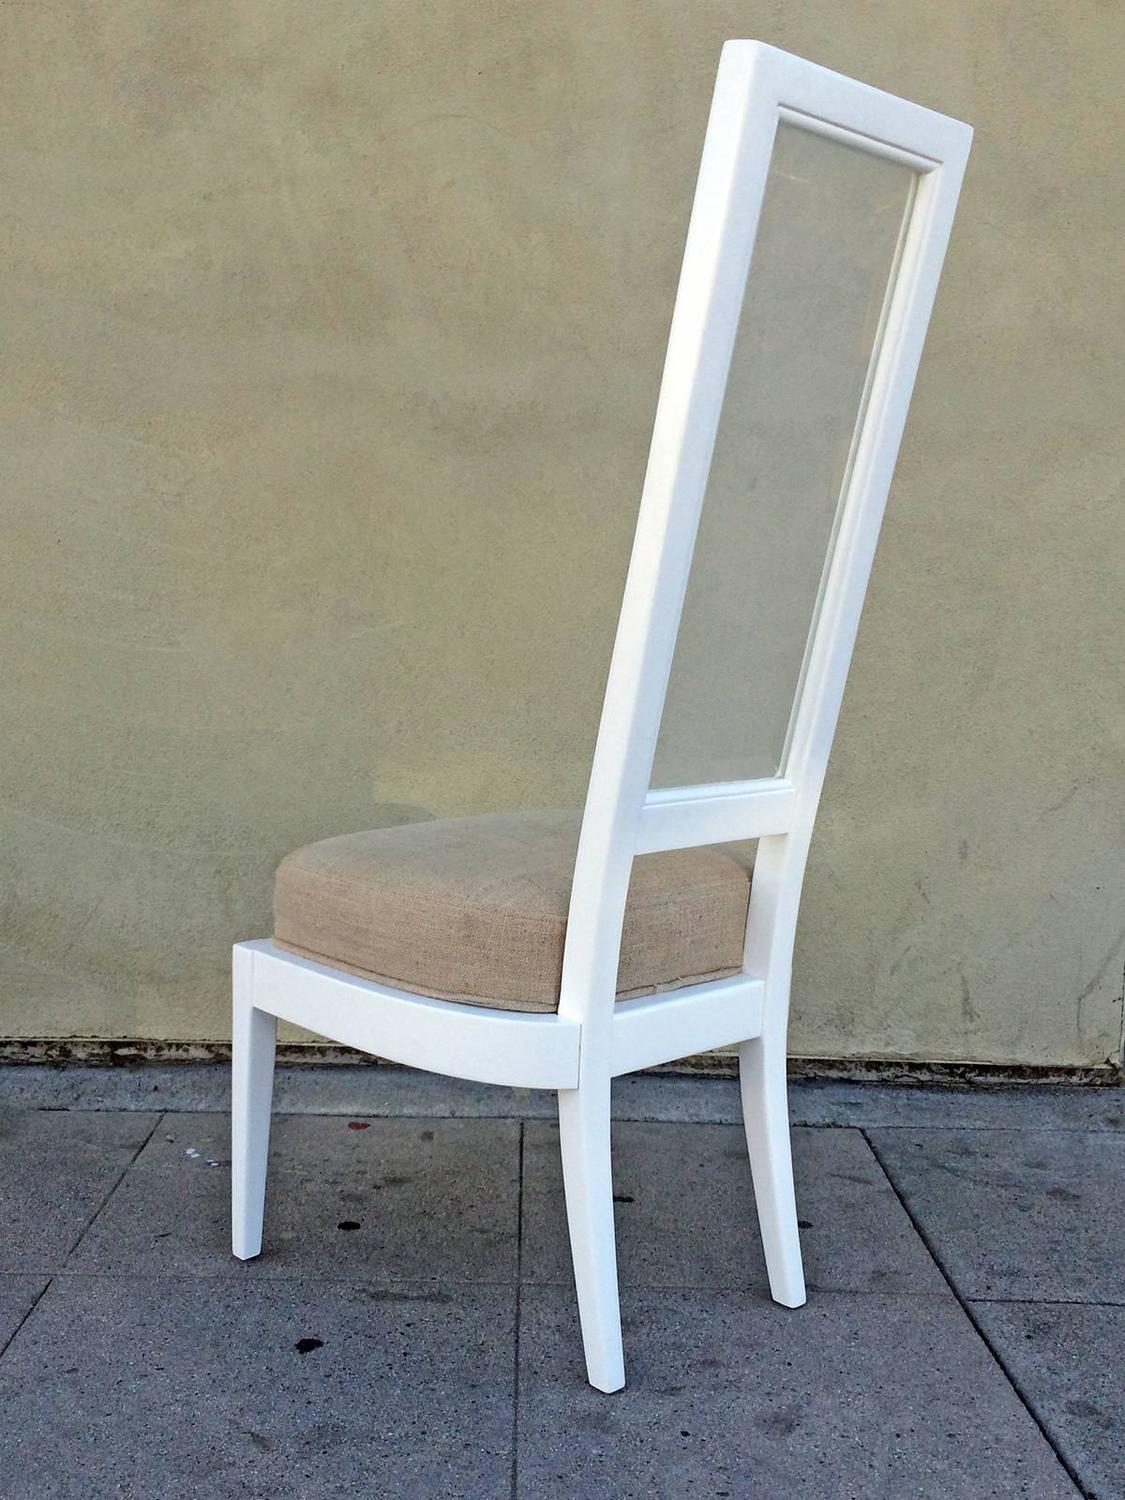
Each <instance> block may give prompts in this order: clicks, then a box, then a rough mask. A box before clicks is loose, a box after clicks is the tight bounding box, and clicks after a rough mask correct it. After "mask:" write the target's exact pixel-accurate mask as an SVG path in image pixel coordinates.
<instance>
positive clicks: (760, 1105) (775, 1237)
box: [738, 1036, 805, 1307]
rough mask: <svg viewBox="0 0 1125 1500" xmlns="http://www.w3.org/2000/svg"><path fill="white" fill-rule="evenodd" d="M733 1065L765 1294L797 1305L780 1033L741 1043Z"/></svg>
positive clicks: (798, 1268)
mask: <svg viewBox="0 0 1125 1500" xmlns="http://www.w3.org/2000/svg"><path fill="white" fill-rule="evenodd" d="M738 1069H739V1079H740V1082H741V1085H742V1118H743V1120H744V1122H745V1125H746V1144H747V1146H748V1147H749V1150H750V1170H751V1172H752V1174H753V1177H754V1198H755V1200H756V1202H757V1205H758V1224H759V1225H760V1227H761V1231H762V1248H763V1249H764V1250H765V1254H766V1270H767V1271H768V1272H769V1279H770V1293H771V1294H772V1296H773V1299H774V1301H775V1302H780V1303H781V1304H782V1305H783V1306H784V1307H800V1306H801V1304H802V1303H803V1302H804V1301H805V1273H804V1269H803V1267H802V1264H801V1238H800V1234H799V1232H798V1229H797V1200H796V1196H795V1194H794V1191H793V1156H792V1148H791V1146H790V1140H789V1101H788V1089H787V1085H786V1078H785V1043H784V1036H783V1037H782V1039H781V1041H780V1042H774V1043H772V1044H767V1042H766V1041H765V1040H764V1039H763V1038H762V1037H755V1038H754V1040H753V1041H750V1042H743V1044H742V1045H741V1047H740V1048H739V1049H738Z"/></svg>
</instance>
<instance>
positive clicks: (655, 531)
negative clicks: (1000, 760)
mask: <svg viewBox="0 0 1125 1500" xmlns="http://www.w3.org/2000/svg"><path fill="white" fill-rule="evenodd" d="M971 139H972V132H971V130H970V129H969V127H968V126H966V125H964V124H962V123H960V122H959V121H956V120H951V119H948V118H946V117H945V116H943V115H938V114H934V113H933V112H932V111H930V110H927V109H923V108H921V107H919V106H917V105H915V104H911V103H908V102H906V101H905V100H902V99H897V98H895V97H893V96H892V95H889V94H884V93H881V92H880V91H879V90H876V89H872V88H869V87H867V86H866V85H864V84H861V83H857V82H855V81H854V80H852V79H849V78H845V77H842V76H840V75H839V74H836V73H832V72H829V71H828V70H826V69H824V68H821V67H817V66H816V65H814V64H812V63H808V62H804V61H802V60H801V59H799V58H795V57H792V56H790V55H789V54H787V53H784V52H779V51H777V50H776V49H775V48H772V47H768V46H765V45H763V44H762V43H759V42H752V41H732V42H727V44H726V45H725V47H724V48H723V53H722V59H721V62H720V65H719V72H718V78H717V81H716V85H715V94H714V99H713V103H712V107H711V115H710V120H709V123H708V127H707V136H706V141H705V144H704V149H703V158H702V162H701V165H700V171H699V179H698V183H697V187H696V194H695V201H694V205H693V208H692V215H691V223H690V227H689V230H688V237H687V245H686V248H685V252H684V260H683V268H682V271H681V275H680V283H679V290H678V293H677V297H676V306H675V312H674V315H673V319H672V328H671V333H670V336H669V342H668V353H667V359H666V362H665V367H664V376H663V382H662V385H661V390H660V399H659V402H658V405H657V413H656V421H655V426H654V430H653V436H652V444H651V448H650V452H649V461H648V469H647V472H646V476H645V484H644V491H643V495H642V499H641V506H640V514H639V518H638V522H637V530H636V536H635V540H634V545H633V553H632V559H631V562H630V567H629V574H628V579H627V583H626V587H625V595H624V600H623V604H622V610H621V617H620V621H619V625H618V631H617V638H616V642H615V646H614V652H613V658H612V664H611V668H610V674H609V680H608V685H607V688H606V695H605V702H604V706H603V710H602V719H601V725H600V729H599V734H598V740H597V747H596V750H595V755H594V762H593V768H592V772H591V778H590V784H589V790H588V794H587V800H586V808H585V813H584V816H583V823H582V833H581V838H580V841H579V849H578V858H577V863H576V866H575V872H574V885H573V893H572V898H571V906H570V917H569V922H568V930H567V945H566V953H565V958H564V965H563V982H562V995H561V1002H560V1011H561V1012H562V1013H563V1014H567V1015H570V1016H573V1017H575V1018H577V1019H581V1021H582V1023H583V1025H584V1027H589V1028H590V1038H589V1039H590V1048H591V1051H590V1056H591V1058H595V1057H596V1056H597V1055H598V1054H599V1053H600V1052H601V1048H600V1046H599V1045H598V1036H599V1034H600V1035H603V1036H605V1035H606V1034H607V1032H606V1028H608V1026H609V1024H610V1022H611V1019H612V1012H613V997H614V991H615V987H616V975H617V964H618V955H619V948H620V938H621V925H622V918H623V914H624V907H625V898H626V895H627V891H628V882H629V875H630V870H631V867H632V862H633V859H634V857H635V856H636V855H637V854H641V853H648V852H653V851H657V850H663V849H676V848H686V847H690V846H695V845H701V844H712V843H719V842H723V841H728V840H738V839H758V840H759V841H760V842H759V845H758V851H757V860H756V864H755V872H754V883H753V890H752V896H751V901H750V914H749V920H748V929H747V948H746V967H747V969H748V970H749V971H750V972H752V973H755V974H758V975H760V977H762V978H764V979H766V1006H767V1010H766V1024H767V1025H770V1024H773V1025H780V1026H784V1024H785V1019H786V1017H785V1008H786V1006H787V1004H788V972H789V965H790V962H791V955H792V946H793V933H794V929H795V924H796V916H797V905H798V902H799V898H800V890H801V884H802V881H803V877H804V868H805V861H806V856H807V852H808V845H809V839H810V837H811V833H812V825H813V820H814V818H815V815H816V808H817V804H818V801H819V798H820V791H821V786H822V783H823V778H824V772H825V768H826V765H827V761H828V753H829V749H830V747H831V743H832V737H833V734H834V731H835V727H836V719H837V715H838V712H839V707H840V701H841V698H842V695H843V690H844V681H845V678H846V675H847V671H848V665H849V662H850V659H851V654H852V648H853V645H854V642H855V636H856V630H857V628H858V624H859V617H860V611H861V609H862V606H863V598H864V594H865V591H866V588H867V580H868V576H869V573H870V568H871V562H872V558H873V555H874V551H875V545H876V541H877V539H878V533H879V527H880V523H881V521H882V516H883V510H884V507H885V504H886V498H887V491H888V488H889V485H890V481H891V475H892V472H893V469H894V465H895V460H896V458H897V455H898V448H899V443H900V440H901V437H902V431H903V426H904V423H905V420H906V413H907V407H908V405H909V402H910V396H911V391H912V389H913V385H914V378H915V374H916V372H917V368H918V362H919V359H920V356H921V351H922V344H923V341H924V338H925V333H926V327H927V324H928V321H929V317H930V311H931V308H932V306H933V300H934V295H935V292H936V289H937V283H938V278H939V275H940V271H941V266H942V261H943V259H944V256H945V249H946V244H947V242H948V238H949V232H950V228H951V225H952V221H953V215H954V210H955V208H956V204H957V197H958V193H959V191H960V186H961V179H962V176H963V174H964V169H965V162H966V159H967V156H968V151H969V145H970V142H971ZM809 214H811V215H813V216H814V217H815V216H816V215H817V214H819V215H820V216H821V220H822V223H821V224H820V226H819V236H818V235H816V234H814V233H812V230H813V229H814V228H815V226H814V225H813V224H812V223H811V221H809V220H808V215H809ZM818 238H819V241H820V245H821V249H820V251H819V252H818V251H816V250H815V247H814V242H815V241H816V240H817V239H818ZM810 247H814V248H810ZM794 310H803V313H804V316H803V319H802V320H801V321H803V322H804V324H805V326H804V327H803V328H799V329H798V330H796V333H795V335H794V333H793V331H792V330H786V328H785V326H784V320H783V317H782V318H781V320H780V321H779V316H778V315H779V314H781V315H785V314H786V313H791V312H793V311H794ZM771 320H772V321H771ZM732 356H733V361H732ZM787 413H788V414H789V415H791V416H793V417H794V418H799V419H800V420H799V421H793V422H789V423H788V424H787ZM717 438H718V441H716V439H717ZM771 446H772V449H773V452H772V453H766V451H765V450H766V449H768V448H771ZM705 496H706V502H707V503H706V507H705V505H704V500H705ZM763 499H769V500H770V501H771V503H772V504H774V505H775V506H778V505H780V508H781V509H780V514H776V515H774V516H773V517H772V518H770V519H771V520H772V522H773V524H772V525H769V524H767V522H765V521H764V520H763V517H762V515H761V514H755V510H756V508H759V507H760V506H761V504H762V502H763ZM701 512H702V513H703V522H702V527H701V519H700V518H701ZM709 528H710V534H709ZM766 531H769V532H770V533H771V535H772V536H773V539H774V540H775V541H776V540H777V534H778V533H780V535H781V538H782V541H783V542H784V543H786V545H783V546H782V547H781V549H780V551H779V552H776V553H775V561H774V563H773V564H772V565H770V566H768V567H758V569H757V572H756V574H755V576H754V578H753V579H752V580H750V579H748V576H747V569H748V568H749V569H751V570H753V568H754V555H755V554H754V552H753V551H751V552H750V553H749V554H748V553H747V552H746V550H745V547H744V548H743V550H742V552H741V554H740V553H739V550H738V547H737V545H735V544H736V542H737V540H738V536H739V533H740V532H741V535H742V536H744V537H747V538H748V539H749V541H750V542H751V543H753V542H754V539H755V533H756V532H758V533H759V534H760V536H761V539H762V541H763V543H765V542H766V541H767V540H768V538H767V537H766V536H765V532H766ZM697 535H698V536H699V537H700V546H699V551H700V553H701V554H702V552H703V550H704V546H705V543H707V542H708V541H709V542H710V551H711V553H712V570H713V571H715V570H716V561H715V560H716V559H717V573H718V575H719V576H718V577H717V578H714V577H711V576H709V575H708V574H707V573H706V572H704V573H703V575H702V576H700V571H699V570H700V568H701V566H702V564H703V558H702V556H701V557H700V558H698V559H697V562H696V568H695V570H693V555H694V554H695V553H696V550H697V546H696V543H697ZM731 556H733V557H736V558H737V557H739V556H741V558H742V571H741V573H740V572H739V566H740V565H739V564H737V563H736V564H734V565H732V564H731V563H730V562H729V561H727V560H726V559H728V558H729V557H731ZM689 577H690V578H691V588H689ZM724 583H725V584H726V585H727V588H726V590H725V595H726V598H727V601H728V602H727V603H726V604H725V605H723V606H720V607H718V608H716V607H715V600H716V598H717V597H718V596H719V595H720V594H723V593H724V590H723V588H722V585H723V584H724ZM740 583H741V584H742V590H741V594H740V593H739V592H738V588H739V585H740ZM732 586H733V588H734V590H735V592H734V594H733V596H732V595H731V587H732ZM685 596H686V597H687V599H688V606H687V609H686V611H685ZM732 597H733V601H734V602H733V604H731V603H730V600H731V598H732ZM681 617H683V622H684V627H683V629H682V630H681ZM732 635H735V636H739V637H740V641H739V644H740V646H742V647H744V648H745V649H743V650H742V652H741V655H742V657H743V658H744V659H742V660H740V661H739V665H738V671H737V672H736V673H735V674H733V675H732V673H731V672H730V670H729V669H728V671H727V672H726V674H725V677H724V674H723V673H722V672H720V671H719V670H718V668H717V667H716V666H715V665H714V664H712V663H711V662H709V661H708V652H714V653H715V655H717V656H725V655H726V654H727V653H726V652H725V650H724V646H729V644H730V637H731V636H732ZM747 637H748V638H747ZM670 676H671V683H672V685H671V691H669V678H670ZM716 684H717V685H718V692H717V693H716V691H715V688H716ZM778 684H783V685H784V688H785V692H784V699H785V702H784V703H781V702H780V701H779V700H778V698H777V692H776V688H777V685H778ZM747 685H749V687H750V689H751V691H749V692H748V691H747V690H746V689H747ZM763 688H766V689H768V690H769V691H768V692H766V693H763V691H762V690H763ZM770 693H772V700H771V697H770ZM666 701H667V710H666ZM730 706H733V708H734V709H735V710H737V714H736V716H740V717H741V719H742V724H741V725H740V726H738V727H737V728H734V727H732V726H731V724H730V718H731V714H730V712H726V711H725V710H726V709H727V708H729V707H730ZM724 712H725V717H724ZM666 718H667V722H664V723H663V727H662V721H664V720H665V719H666ZM685 724H686V725H687V726H688V728H689V729H690V731H691V732H690V733H689V734H687V735H685V733H684V726H685ZM654 759H655V762H656V780H657V781H658V782H661V783H665V784H662V785H660V786H657V787H655V788H654V787H653V785H652V782H653V767H654ZM696 767H699V768H700V770H699V771H697V770H696ZM700 771H701V774H700ZM667 783H671V784H667ZM771 996H772V997H773V999H772V1002H771ZM771 1003H772V1009H771ZM583 1055H584V1056H586V1055H587V1045H586V1042H585V1041H584V1042H583Z"/></svg>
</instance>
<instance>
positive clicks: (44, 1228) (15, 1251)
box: [0, 1110, 159, 1275]
mask: <svg viewBox="0 0 1125 1500" xmlns="http://www.w3.org/2000/svg"><path fill="white" fill-rule="evenodd" d="M158 1118H159V1116H158V1115H154V1114H144V1113H137V1114H132V1113H123V1114H84V1113H83V1114H71V1113H70V1112H69V1111H63V1110H42V1111H40V1110H28V1111H22V1110H5V1111H2V1112H0V1203H4V1204H8V1205H12V1211H9V1212H7V1213H3V1214H0V1272H23V1273H35V1272H41V1273H44V1274H46V1275H50V1274H52V1273H53V1272H55V1271H57V1270H58V1269H59V1267H60V1266H61V1265H62V1264H63V1262H64V1261H65V1260H66V1258H67V1256H68V1255H69V1253H70V1251H71V1249H72V1248H73V1246H74V1245H75V1244H76V1243H77V1241H78V1239H79V1238H80V1236H81V1235H82V1233H83V1231H84V1230H85V1228H86V1226H87V1224H88V1223H89V1222H90V1220H91V1218H92V1217H93V1215H94V1214H96V1213H97V1211H98V1209H99V1208H100V1207H101V1205H102V1204H103V1203H104V1202H105V1200H106V1198H107V1196H108V1195H109V1194H110V1193H111V1192H112V1191H113V1188H114V1187H115V1186H116V1184H117V1183H118V1182H119V1181H120V1179H121V1175H122V1173H123V1172H124V1171H125V1170H126V1168H127V1167H128V1166H129V1164H130V1163H131V1162H132V1160H133V1158H134V1156H136V1154H137V1152H138V1151H139V1150H140V1148H141V1146H143V1144H144V1142H145V1140H146V1139H147V1137H148V1136H149V1134H150V1132H151V1131H152V1128H153V1126H154V1125H155V1124H156V1122H157V1120H158Z"/></svg>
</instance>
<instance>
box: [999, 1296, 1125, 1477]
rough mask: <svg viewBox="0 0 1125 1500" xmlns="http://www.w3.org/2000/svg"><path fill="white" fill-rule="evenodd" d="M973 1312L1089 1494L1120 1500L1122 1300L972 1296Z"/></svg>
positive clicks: (1124, 1387) (1124, 1394)
mask: <svg viewBox="0 0 1125 1500" xmlns="http://www.w3.org/2000/svg"><path fill="white" fill-rule="evenodd" d="M973 1313H974V1315H975V1317H976V1318H977V1320H978V1321H979V1323H980V1326H981V1327H982V1328H983V1329H984V1331H985V1333H986V1334H987V1335H988V1338H989V1341H990V1342H991V1344H992V1347H993V1349H994V1350H995V1351H996V1353H997V1354H998V1355H999V1357H1000V1359H1001V1360H1002V1361H1003V1364H1004V1366H1005V1368H1006V1369H1007V1371H1008V1373H1009V1374H1010V1375H1011V1377H1012V1379H1013V1380H1014V1381H1015V1383H1016V1385H1017V1386H1018V1387H1019V1390H1020V1391H1021V1393H1022V1394H1023V1396H1024V1398H1025V1399H1026V1400H1027V1401H1028V1402H1029V1403H1030V1405H1031V1408H1032V1410H1033V1411H1034V1412H1035V1414H1036V1416H1037V1417H1038V1418H1039V1420H1040V1422H1042V1424H1043V1426H1044V1428H1045V1429H1046V1431H1047V1432H1048V1433H1049V1434H1050V1437H1051V1440H1052V1442H1053V1443H1054V1444H1055V1446H1056V1448H1057V1449H1058V1450H1059V1452H1060V1453H1062V1454H1063V1455H1064V1457H1065V1458H1066V1459H1067V1461H1068V1462H1069V1463H1070V1464H1071V1466H1072V1467H1073V1468H1074V1470H1075V1471H1076V1472H1077V1473H1078V1474H1080V1475H1081V1476H1082V1482H1083V1484H1084V1486H1085V1487H1086V1489H1087V1491H1088V1493H1089V1494H1090V1496H1092V1497H1093V1500H1121V1497H1122V1496H1123V1495H1125V1444H1123V1442H1122V1437H1123V1435H1125V1306H1120V1305H1119V1306H1115V1307H1097V1306H1094V1305H1092V1304H1090V1303H1085V1304H1078V1303H1050V1302H978V1303H976V1304H974V1306H973Z"/></svg>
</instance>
